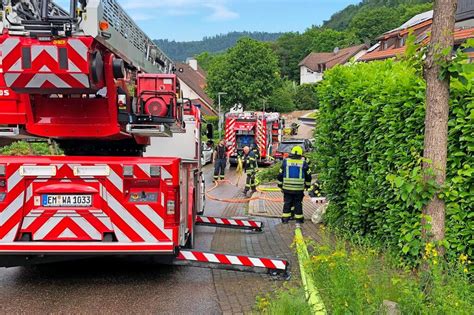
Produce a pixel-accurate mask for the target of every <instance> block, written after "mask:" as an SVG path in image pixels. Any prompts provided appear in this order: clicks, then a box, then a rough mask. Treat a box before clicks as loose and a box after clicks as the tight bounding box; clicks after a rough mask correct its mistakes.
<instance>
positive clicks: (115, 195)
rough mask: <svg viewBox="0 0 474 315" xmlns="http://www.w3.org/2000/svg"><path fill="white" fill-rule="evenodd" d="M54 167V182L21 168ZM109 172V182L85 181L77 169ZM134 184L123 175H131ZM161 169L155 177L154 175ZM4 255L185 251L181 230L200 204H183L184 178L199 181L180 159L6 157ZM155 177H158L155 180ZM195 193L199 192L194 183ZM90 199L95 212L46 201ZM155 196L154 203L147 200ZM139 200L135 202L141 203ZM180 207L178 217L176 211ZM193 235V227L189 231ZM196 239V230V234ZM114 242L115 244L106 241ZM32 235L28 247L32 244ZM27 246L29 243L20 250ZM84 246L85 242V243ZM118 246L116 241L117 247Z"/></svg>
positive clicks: (0, 228) (1, 216) (0, 212)
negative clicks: (127, 169) (154, 169)
mask: <svg viewBox="0 0 474 315" xmlns="http://www.w3.org/2000/svg"><path fill="white" fill-rule="evenodd" d="M25 166H35V167H36V166H49V167H53V168H54V169H55V170H56V172H55V173H56V174H55V175H51V174H49V175H43V176H36V175H35V176H32V175H28V174H25V173H24V171H23V168H22V167H25ZM84 166H101V167H104V166H106V167H107V168H108V169H109V171H110V172H109V173H108V174H107V175H105V174H100V175H96V176H91V175H78V174H76V173H75V171H74V170H75V169H76V168H78V167H79V168H80V167H84ZM127 166H129V167H131V168H133V176H126V175H124V167H127ZM158 166H159V167H160V168H161V175H160V176H154V175H153V174H152V173H151V168H152V167H158ZM0 167H5V174H4V175H0V177H1V178H0V182H3V183H4V184H3V185H2V186H0V196H1V195H3V197H2V198H0V200H1V202H0V223H1V224H0V252H9V253H12V252H14V253H22V252H45V253H56V252H62V253H64V252H69V253H76V252H77V253H84V252H91V253H96V252H130V253H147V252H160V253H168V254H173V253H174V251H175V248H177V247H178V246H180V245H181V244H180V243H179V235H180V234H179V233H181V232H182V231H181V230H182V227H180V224H181V223H182V221H183V218H185V217H186V219H185V220H184V221H188V220H191V222H193V221H192V219H193V217H194V216H195V213H194V211H195V209H194V207H192V205H193V203H192V202H191V203H189V205H190V206H188V203H187V202H186V203H182V204H180V202H179V201H180V200H181V199H183V200H187V199H188V198H189V197H190V196H191V197H192V195H189V196H186V198H181V196H180V194H181V191H182V190H181V188H180V185H182V184H181V183H180V179H179V177H180V174H181V176H183V175H184V176H188V178H190V179H192V177H193V175H192V173H188V172H191V171H192V168H194V167H196V165H189V166H183V164H182V162H181V160H180V159H179V158H114V157H91V158H84V157H3V158H2V157H0ZM155 175H156V174H155ZM187 184H188V192H191V193H193V192H194V186H193V181H192V180H190V181H189V182H188V183H187ZM71 194H72V195H91V196H92V206H90V207H77V206H76V207H47V206H45V205H44V204H43V203H42V198H45V197H44V196H48V195H51V196H57V195H71ZM142 194H154V195H153V196H155V197H153V198H152V199H153V200H151V201H150V200H147V201H145V200H144V199H140V198H143V197H140V196H142ZM183 197H184V196H183ZM134 200H136V201H134ZM170 202H174V204H175V208H174V209H173V210H174V211H170V209H169V206H167V205H168V204H169V203H170ZM188 227H189V228H190V229H192V227H193V225H192V224H191V225H189V226H188ZM190 231H192V230H190ZM108 233H109V234H111V235H113V236H114V237H113V240H114V241H113V242H110V243H109V242H104V236H105V235H107V234H108ZM25 235H26V236H28V240H29V241H24V240H25V238H24V237H25ZM20 240H23V242H21V241H20ZM78 241H80V242H78ZM110 241H111V240H110Z"/></svg>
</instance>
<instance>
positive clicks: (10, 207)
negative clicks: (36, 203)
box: [0, 191, 25, 226]
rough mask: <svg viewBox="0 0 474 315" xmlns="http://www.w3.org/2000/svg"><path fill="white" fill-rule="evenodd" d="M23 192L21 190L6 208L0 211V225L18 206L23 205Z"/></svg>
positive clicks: (18, 208)
mask: <svg viewBox="0 0 474 315" xmlns="http://www.w3.org/2000/svg"><path fill="white" fill-rule="evenodd" d="M24 197H25V192H23V191H22V192H21V193H20V194H19V195H18V196H17V197H16V198H15V200H13V201H12V202H11V203H10V204H9V205H8V206H7V207H6V208H5V210H3V211H2V212H1V213H0V226H2V225H4V224H5V223H6V222H7V221H8V220H9V219H10V218H11V217H12V216H13V215H14V214H15V213H16V212H17V211H18V210H20V208H21V207H22V206H23V198H24Z"/></svg>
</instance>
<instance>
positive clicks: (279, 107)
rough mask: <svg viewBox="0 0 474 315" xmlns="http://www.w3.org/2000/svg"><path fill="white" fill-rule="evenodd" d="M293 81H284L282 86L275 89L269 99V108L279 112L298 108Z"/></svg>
mask: <svg viewBox="0 0 474 315" xmlns="http://www.w3.org/2000/svg"><path fill="white" fill-rule="evenodd" d="M294 93H295V92H294V88H293V83H292V82H289V81H283V82H282V83H281V86H280V87H277V88H275V89H274V90H273V93H272V94H271V95H270V98H269V99H268V105H267V107H268V109H269V110H272V111H274V112H279V113H288V112H291V111H294V110H295V109H296V106H295V103H294V102H293V97H294Z"/></svg>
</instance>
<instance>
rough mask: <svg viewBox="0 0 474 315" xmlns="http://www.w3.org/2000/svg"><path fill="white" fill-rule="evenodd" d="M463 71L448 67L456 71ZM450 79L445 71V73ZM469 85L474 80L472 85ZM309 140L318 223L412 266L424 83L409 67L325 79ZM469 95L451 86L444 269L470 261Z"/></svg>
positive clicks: (364, 67)
mask: <svg viewBox="0 0 474 315" xmlns="http://www.w3.org/2000/svg"><path fill="white" fill-rule="evenodd" d="M467 66H468V65H462V64H459V65H456V67H457V68H461V69H462V68H463V67H467ZM450 69H451V68H450ZM471 82H472V80H471ZM318 92H319V93H318V95H319V102H320V116H319V118H318V126H317V128H316V131H315V138H316V144H315V147H316V157H315V158H314V159H313V160H314V161H315V162H316V163H317V169H318V172H319V175H320V179H321V180H322V182H323V187H324V189H325V192H326V195H327V196H328V198H329V199H330V200H331V202H330V204H329V207H328V209H327V214H326V220H327V221H328V223H329V224H330V225H331V226H333V227H335V228H337V229H338V231H340V232H342V233H346V234H347V235H348V236H353V235H361V236H363V237H365V238H366V239H369V240H371V241H372V244H378V245H381V246H386V247H388V248H389V249H392V250H394V251H396V252H398V253H400V257H401V258H403V260H404V262H405V263H409V264H411V265H416V264H417V263H419V262H420V259H421V256H422V251H423V244H422V241H421V224H420V221H421V213H422V207H423V206H424V205H425V204H426V202H427V201H428V200H429V199H430V198H431V197H432V196H433V193H434V191H433V188H432V187H430V186H429V185H428V186H424V185H423V181H422V178H423V174H422V171H421V161H422V158H421V156H422V153H423V137H424V116H425V82H424V80H423V78H422V75H421V71H419V70H418V69H416V67H414V66H413V65H412V64H411V63H410V62H409V61H401V62H394V61H390V60H389V61H384V62H371V63H358V64H354V65H351V66H344V67H336V68H333V69H331V70H329V71H328V72H326V73H325V79H324V81H323V82H322V83H321V85H320V86H319V87H318ZM473 92H474V85H473V84H471V83H468V84H466V85H463V84H461V82H460V81H458V80H455V79H453V81H452V89H451V107H450V109H451V110H450V120H449V148H448V151H449V152H448V154H449V156H448V170H447V173H448V174H447V176H448V178H447V182H446V188H445V190H444V193H443V194H442V195H441V197H442V198H444V200H445V201H446V205H447V218H446V240H447V241H446V244H445V245H446V248H447V255H448V257H449V259H450V260H451V261H455V260H457V258H458V257H459V256H460V255H461V254H467V255H468V256H469V257H472V256H473V255H474V241H473V239H474V219H473V218H474V212H473V211H472V205H473V204H474V193H473V190H472V187H474V176H473V175H474V154H473V152H474V137H473V134H474V123H473V119H474V105H473V104H474V102H473V95H474V93H473Z"/></svg>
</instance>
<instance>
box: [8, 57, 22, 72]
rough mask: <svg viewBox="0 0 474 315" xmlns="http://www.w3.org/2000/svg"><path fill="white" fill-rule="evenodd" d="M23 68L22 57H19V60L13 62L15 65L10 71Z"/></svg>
mask: <svg viewBox="0 0 474 315" xmlns="http://www.w3.org/2000/svg"><path fill="white" fill-rule="evenodd" d="M21 70H23V69H22V68H21V58H18V60H17V61H16V62H15V63H14V64H13V66H11V67H10V69H8V72H12V71H21Z"/></svg>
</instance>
